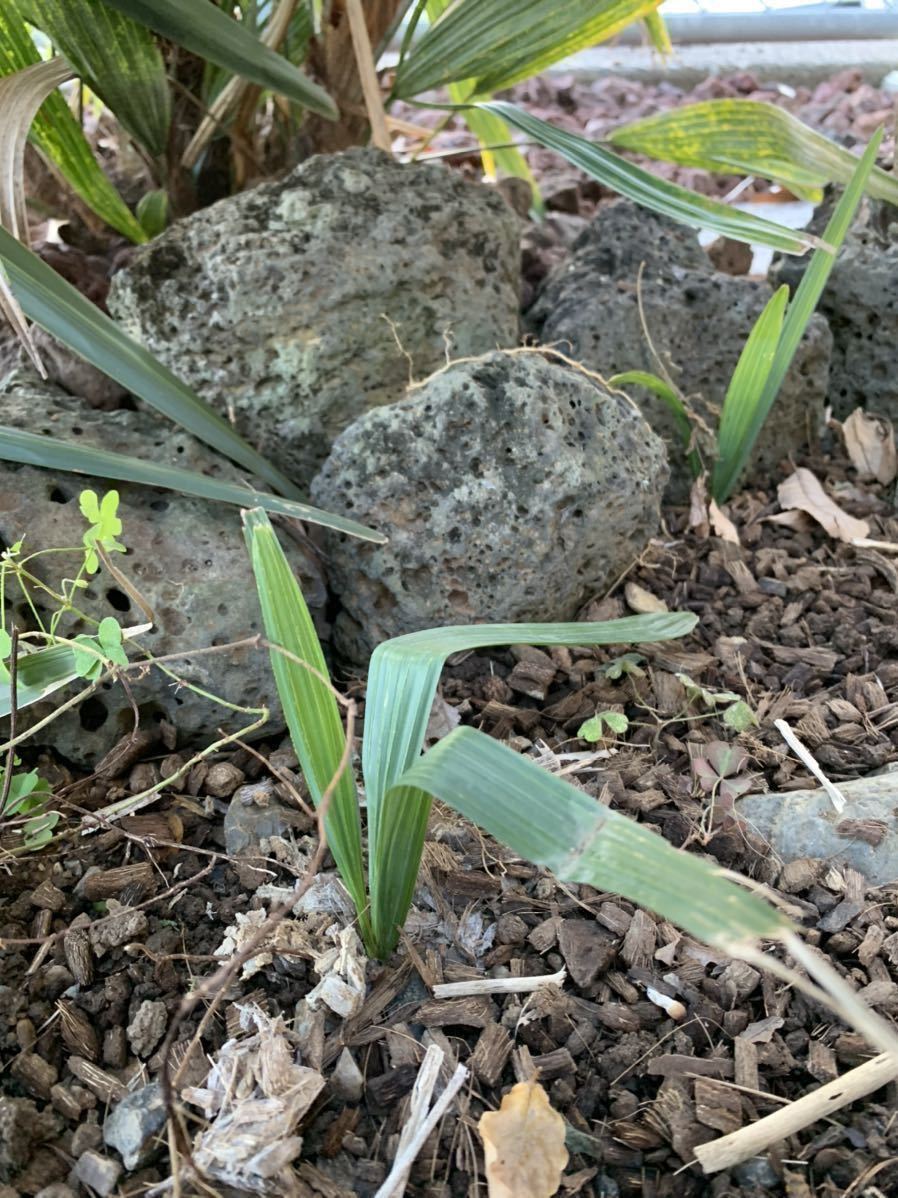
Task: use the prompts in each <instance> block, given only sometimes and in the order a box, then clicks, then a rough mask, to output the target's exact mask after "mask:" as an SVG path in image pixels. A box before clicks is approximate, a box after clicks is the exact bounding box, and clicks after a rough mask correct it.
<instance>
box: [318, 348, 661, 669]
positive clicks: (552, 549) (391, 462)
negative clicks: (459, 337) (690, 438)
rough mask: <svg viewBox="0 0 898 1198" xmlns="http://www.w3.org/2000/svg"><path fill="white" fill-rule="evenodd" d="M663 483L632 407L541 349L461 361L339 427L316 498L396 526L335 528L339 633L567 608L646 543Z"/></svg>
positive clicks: (343, 637) (556, 614)
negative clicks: (361, 537) (361, 535)
mask: <svg viewBox="0 0 898 1198" xmlns="http://www.w3.org/2000/svg"><path fill="white" fill-rule="evenodd" d="M666 479H667V463H666V455H665V452H664V447H663V445H662V443H661V441H660V440H659V438H658V437H656V436H655V434H654V433H653V432H652V430H651V429H650V428H649V426H648V424H646V422H645V421H644V420H643V419H642V417H641V415H640V414H639V412H638V410H637V409H636V407H635V406H634V405H633V404H632V403H631V402H630V401H629V400H628V399H626V398H625V397H624V396H622V395H620V394H613V393H610V392H608V391H606V390H604V389H603V388H602V387H600V386H599V385H598V384H597V383H596V382H595V381H594V380H593V379H592V378H589V377H587V376H586V375H584V374H583V373H582V372H580V371H577V370H572V369H568V368H567V367H565V366H563V365H561V364H559V362H558V361H553V360H549V359H547V358H545V357H543V356H542V355H541V354H537V353H518V354H510V353H492V354H488V355H487V356H486V357H484V358H480V359H477V360H475V361H471V362H457V363H455V364H454V365H453V366H451V367H450V368H449V369H447V370H445V371H444V372H443V373H441V374H439V375H435V376H434V377H433V378H432V379H430V381H429V382H427V383H426V384H424V385H423V386H422V387H421V388H419V389H418V390H416V391H414V392H413V393H412V395H411V396H410V397H409V398H408V399H404V400H402V401H400V402H399V403H394V404H391V405H389V406H387V407H383V408H378V409H377V410H375V411H373V412H369V413H367V415H365V416H363V417H362V418H361V419H360V420H357V421H356V423H355V424H353V425H352V426H351V427H350V428H348V429H347V430H346V432H345V433H343V435H342V436H341V437H339V438H338V439H337V441H336V443H335V445H334V448H333V451H332V452H331V455H330V457H329V458H328V460H327V462H326V463H325V465H324V467H323V469H322V470H321V472H320V473H319V474H318V475H317V477H316V478H315V480H314V482H313V484H312V494H313V496H314V498H315V501H316V502H317V503H319V504H321V505H323V506H324V507H326V508H329V509H330V510H332V511H338V512H341V513H343V514H346V515H350V514H353V515H358V514H361V513H362V512H364V514H365V519H366V521H367V522H368V523H369V524H371V525H373V526H375V527H383V528H385V529H389V531H390V540H389V543H388V544H387V545H371V544H366V543H362V542H360V541H357V540H350V539H349V538H346V537H342V536H339V535H336V534H335V535H334V536H332V537H330V538H329V544H328V560H329V565H330V576H331V584H332V587H333V590H334V591H335V592H336V594H337V595H338V596H339V598H340V600H341V602H342V604H343V610H342V611H341V612H340V614H339V616H338V617H337V621H336V623H335V643H336V644H337V647H338V648H339V649H340V651H341V652H342V653H344V654H345V655H346V656H347V657H348V658H350V660H351V661H353V662H355V663H359V664H361V663H362V662H364V661H365V660H366V659H367V657H368V655H369V654H370V653H371V651H372V650H373V648H374V647H375V646H376V645H377V644H378V643H379V642H380V641H383V640H386V639H388V638H390V637H394V636H398V635H400V634H402V633H406V632H414V631H417V630H419V629H423V628H431V627H435V626H444V625H447V624H472V623H478V622H483V621H503V622H504V621H508V622H513V621H522V620H528V621H553V620H570V619H573V618H574V616H575V615H576V613H577V610H578V609H579V607H580V605H581V604H582V603H583V602H584V601H585V599H586V598H587V597H589V596H590V595H592V594H594V593H595V592H597V591H601V590H602V588H603V587H604V586H605V585H607V583H608V582H610V581H611V580H612V579H613V578H615V577H616V576H617V575H618V574H619V573H620V571H621V570H622V569H623V568H624V566H625V565H626V564H628V563H629V562H631V561H632V560H633V559H634V558H635V557H637V556H638V555H639V553H640V552H641V551H642V550H643V548H644V547H645V544H646V542H647V541H648V539H649V537H650V536H651V535H652V533H653V532H654V531H655V529H656V527H657V524H658V519H659V504H660V499H661V493H662V491H663V489H664V484H665V482H666Z"/></svg>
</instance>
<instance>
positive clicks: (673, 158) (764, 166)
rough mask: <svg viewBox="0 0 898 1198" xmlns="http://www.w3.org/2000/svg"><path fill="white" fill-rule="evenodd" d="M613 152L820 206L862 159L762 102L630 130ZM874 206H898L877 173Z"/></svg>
mask: <svg viewBox="0 0 898 1198" xmlns="http://www.w3.org/2000/svg"><path fill="white" fill-rule="evenodd" d="M608 139H609V141H610V142H611V143H612V145H615V146H618V147H619V148H620V149H622V150H634V151H635V152H636V153H639V154H647V155H648V156H649V157H650V158H657V159H660V160H661V161H662V162H676V163H678V164H679V165H680V166H693V167H697V168H698V169H700V170H707V171H719V172H722V173H726V174H731V173H733V172H738V173H739V174H744V175H760V176H761V177H762V178H764V179H772V180H773V181H774V182H776V183H781V184H782V185H783V186H784V187H787V188H788V189H789V190H790V191H791V192H793V193H794V194H795V195H797V196H806V197H807V198H808V199H812V200H814V201H819V199H820V197H821V189H822V188H823V187H824V186H825V185H826V184H827V183H847V182H848V181H849V179H851V177H852V175H853V174H854V172H855V170H856V168H857V162H858V160H857V157H856V156H855V155H854V154H853V153H852V152H851V151H850V150H847V149H846V148H845V147H844V146H839V145H837V144H836V143H835V142H834V141H830V139H829V138H828V137H825V136H824V135H823V134H822V133H818V132H817V131H816V130H815V129H811V128H809V127H808V126H807V125H805V124H802V122H801V121H800V120H799V119H798V118H797V117H795V116H793V115H792V114H791V112H786V110H785V109H784V108H778V107H777V106H776V105H775V104H766V103H762V102H760V101H758V100H705V101H703V102H702V103H700V104H688V105H687V106H686V107H685V108H672V109H671V110H670V111H669V112H661V113H658V114H657V115H655V116H650V117H646V118H645V119H644V120H641V121H634V122H633V123H632V124H629V125H624V126H623V127H622V128H620V129H615V130H614V131H613V132H612V133H610V134H609V138H608ZM867 193H868V194H869V195H871V196H873V197H874V199H879V200H888V201H889V202H890V203H892V204H898V179H896V178H895V176H894V175H892V174H891V173H890V172H887V171H884V170H882V169H881V168H880V167H878V166H874V167H873V169H872V171H871V172H870V178H869V180H868V182H867Z"/></svg>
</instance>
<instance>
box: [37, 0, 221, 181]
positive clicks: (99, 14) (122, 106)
mask: <svg viewBox="0 0 898 1198" xmlns="http://www.w3.org/2000/svg"><path fill="white" fill-rule="evenodd" d="M17 3H18V4H19V6H20V8H21V9H22V11H23V12H24V13H25V15H26V16H27V18H28V20H29V21H30V22H31V23H32V24H33V25H35V26H36V27H37V28H38V29H41V30H42V31H43V32H44V33H46V35H47V36H48V37H49V38H50V40H51V41H52V42H53V44H54V45H55V46H56V47H57V48H58V49H59V51H60V52H61V53H62V54H64V55H65V57H66V58H67V59H68V61H69V62H70V63H71V64H72V66H73V67H74V68H75V71H76V72H77V74H78V75H80V77H81V78H82V79H83V80H84V82H85V83H86V84H87V85H88V87H89V88H90V89H91V91H92V92H94V93H95V94H96V95H98V96H99V97H100V99H101V100H102V101H103V103H104V104H105V105H106V106H107V108H109V109H110V111H111V112H113V113H114V114H115V117H116V119H117V120H118V121H119V123H120V124H121V126H122V127H123V128H124V129H126V130H127V131H128V133H130V134H131V136H132V137H133V138H134V139H135V141H137V142H138V143H139V144H140V145H141V146H143V147H144V149H146V150H147V152H148V153H149V154H150V155H151V156H152V157H154V158H160V157H161V156H162V155H163V154H164V153H165V148H166V145H167V142H168V131H169V126H170V124H171V92H170V89H169V84H168V79H167V78H166V73H165V63H164V62H163V61H162V55H161V54H160V53H159V50H158V48H157V46H156V42H155V39H154V38H153V35H152V34H151V33H150V31H149V30H148V29H147V28H146V26H145V25H139V24H138V23H137V22H136V21H132V20H130V19H129V18H128V17H126V16H124V15H123V14H122V13H120V12H117V11H116V10H115V9H114V8H110V7H109V5H107V4H105V3H103V0H17ZM210 7H211V6H210Z"/></svg>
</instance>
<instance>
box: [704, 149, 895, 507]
mask: <svg viewBox="0 0 898 1198" xmlns="http://www.w3.org/2000/svg"><path fill="white" fill-rule="evenodd" d="M881 141H882V129H879V130H877V132H876V133H875V134H874V135H873V137H872V139H871V141H870V144H869V145H868V146H867V148H866V150H865V151H864V153H863V156H862V157H861V159H860V161H859V162H858V164H857V166H856V168H855V171H854V175H853V176H852V179H851V182H850V183H849V184H848V186H847V187H846V188H845V191H844V192H843V193H842V197H841V199H840V200H839V203H838V204H837V205H836V209H835V211H834V212H833V214H832V217H831V218H830V222H829V224H828V225H827V226H826V231H825V232H824V234H823V239H824V242H825V243H826V245H827V246H828V247H831V248H827V249H824V248H821V249H818V250H816V251H815V252H814V254H813V256H812V258H811V260H810V262H809V263H808V267H807V270H806V271H805V272H804V275H803V277H802V280H801V282H800V283H799V285H798V288H797V289H796V292H795V295H794V297H793V299H792V302H791V303H790V304H789V307H788V308H787V310H786V317H785V320H784V321H783V329H782V333H781V334H780V339H779V344H778V345H777V347H776V353H775V354H774V357H773V362H772V364H771V366H770V371H769V373H768V375H767V382H766V383H765V386H764V390H763V392H762V394H761V396H760V398H759V399H758V402H757V404H756V405H755V407H754V410H753V412H752V414H751V419H750V421H749V424H748V427H747V428H746V429H744V430H743V439H742V441H741V443H740V446H739V449H738V451H737V452H736V453H735V455H734V456H733V457H731V458H729V460H728V466H727V470H726V473H725V475H724V474H721V477H720V478H719V479H718V480H717V483H716V490H717V493H718V494H719V496H720V497H721V498H722V499H725V498H726V497H727V496H728V495H729V493H730V491H731V490H732V488H733V487H734V486H735V484H736V481H737V479H738V478H739V475H740V474H741V473H742V471H743V469H744V468H745V463H746V462H747V461H748V457H749V455H750V453H751V451H752V449H753V448H754V444H755V441H756V440H757V439H758V434H759V433H760V431H761V429H762V428H763V426H764V421H765V420H766V419H767V417H768V415H769V413H770V409H771V408H772V407H773V405H774V403H775V401H776V397H777V395H778V394H779V389H780V387H781V386H782V383H783V379H784V378H785V377H786V372H787V371H788V369H789V367H790V366H791V364H792V359H793V358H794V356H795V351H796V350H797V349H798V346H799V343H800V342H801V339H802V337H803V336H804V331H805V329H806V328H807V327H808V321H809V320H810V319H811V317H812V316H813V315H814V311H815V309H816V307H817V304H818V302H819V300H820V296H821V295H822V293H823V288H824V287H825V286H826V281H827V279H828V278H829V275H830V271H831V270H832V268H833V263H834V262H835V260H836V254H837V252H838V250H839V247H840V246H841V245H842V242H843V241H844V240H845V236H846V234H847V233H848V230H849V229H850V228H851V222H852V221H853V220H854V214H855V213H856V212H857V208H858V205H859V204H860V202H861V199H862V197H863V194H864V188H865V187H866V185H867V180H868V179H869V176H870V171H871V170H872V168H873V164H874V163H875V161H876V152H877V150H878V149H879V143H880V142H881ZM719 501H720V500H718V502H719Z"/></svg>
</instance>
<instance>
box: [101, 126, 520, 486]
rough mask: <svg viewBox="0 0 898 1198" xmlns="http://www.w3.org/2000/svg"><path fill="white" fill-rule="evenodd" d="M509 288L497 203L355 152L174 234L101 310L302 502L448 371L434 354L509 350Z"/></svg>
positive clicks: (514, 305) (139, 262)
mask: <svg viewBox="0 0 898 1198" xmlns="http://www.w3.org/2000/svg"><path fill="white" fill-rule="evenodd" d="M519 273H520V268H519V248H518V219H517V217H516V216H515V214H514V213H513V212H512V211H511V209H510V208H509V207H508V206H507V205H506V203H505V201H504V200H503V199H502V197H501V196H500V195H499V194H498V193H497V192H496V191H494V190H490V189H489V188H486V187H481V186H478V185H474V184H470V183H467V182H465V181H464V180H462V179H461V178H460V177H459V176H458V174H457V173H453V172H451V171H448V170H446V169H445V168H444V167H442V166H438V165H435V164H430V165H423V164H422V165H412V166H402V165H401V164H399V163H397V162H396V161H394V160H393V159H392V158H390V157H388V156H387V155H385V154H383V153H381V152H380V151H378V150H373V149H368V150H350V151H347V152H346V153H344V154H332V155H326V156H320V157H315V158H311V159H309V160H308V161H307V162H305V163H303V164H302V165H301V166H299V167H297V168H296V170H294V171H293V172H292V173H291V174H290V175H288V176H287V177H286V178H285V179H283V180H281V181H279V182H276V183H265V184H262V185H261V186H260V187H256V188H254V189H252V190H250V191H245V192H242V193H241V194H240V195H236V196H232V197H231V198H230V199H227V200H222V201H221V202H219V203H217V204H214V205H212V206H211V207H209V208H206V209H204V210H203V211H201V212H197V213H195V214H194V215H193V216H191V217H188V218H187V219H186V220H183V221H180V222H178V223H177V224H175V225H173V226H172V227H171V228H170V229H168V230H166V232H165V233H164V234H162V236H161V237H159V238H157V239H156V240H155V241H153V242H152V243H150V244H149V245H147V246H145V247H142V248H141V249H138V250H137V251H136V253H135V255H134V257H133V258H132V261H131V263H130V265H129V266H128V267H127V268H126V269H125V270H123V271H121V272H119V273H118V274H117V275H116V276H115V278H114V279H113V281H112V289H111V291H110V294H109V308H110V311H111V312H112V313H113V315H114V316H115V317H116V319H117V320H118V321H119V322H120V323H121V325H122V326H123V327H124V328H125V330H126V331H127V332H128V333H130V334H131V335H132V336H133V337H136V338H137V339H138V340H139V341H141V342H142V343H143V344H144V345H146V346H147V348H148V349H150V350H151V351H152V352H153V353H154V354H155V355H156V356H157V357H159V358H160V359H161V360H162V361H163V362H165V363H166V365H168V366H170V367H171V368H172V369H173V370H174V371H175V372H176V373H177V374H178V375H179V376H180V377H181V378H183V379H184V381H185V382H187V383H189V384H190V385H191V386H193V387H194V388H195V389H197V390H198V391H199V392H200V394H202V395H203V397H204V398H205V399H207V400H208V401H209V402H210V403H212V404H214V405H215V406H216V407H218V408H219V409H220V410H221V411H222V412H226V413H227V414H228V415H229V416H232V418H233V419H234V421H235V423H236V426H237V428H238V430H239V431H240V432H241V433H243V435H244V436H245V437H246V438H247V439H248V440H249V441H251V442H252V443H253V444H254V445H256V446H257V447H258V448H259V449H260V450H261V451H262V452H263V453H264V454H265V455H266V456H267V457H269V458H270V459H271V460H272V461H274V462H276V463H277V464H278V465H279V466H280V467H281V468H282V469H283V470H284V471H285V473H286V474H287V475H289V476H290V477H291V478H292V479H293V481H294V482H296V483H297V484H299V485H302V486H305V485H307V484H308V482H309V480H310V479H311V477H312V475H313V474H314V473H315V470H316V469H317V468H318V466H319V465H320V463H321V461H322V460H323V459H324V457H325V456H326V454H327V452H328V450H329V448H330V445H331V443H332V441H333V439H334V437H335V436H336V435H337V434H338V433H339V432H340V431H341V430H342V429H344V428H345V427H346V426H347V425H348V424H349V423H350V422H351V421H352V420H354V419H355V418H356V417H357V416H359V415H360V414H361V413H362V412H365V411H366V410H367V409H368V408H371V407H374V406H377V405H379V404H383V403H389V402H391V401H392V400H394V399H395V398H396V396H397V395H398V394H401V392H402V389H403V387H404V386H405V385H406V383H407V382H408V378H409V372H410V371H413V372H414V373H415V374H416V375H418V376H423V375H426V374H428V373H430V372H431V371H433V370H435V369H437V368H438V367H439V366H441V365H442V364H443V362H444V361H445V354H446V342H445V338H446V337H451V338H452V343H453V352H454V353H455V354H456V355H458V356H461V355H469V354H477V353H482V352H484V351H486V350H489V349H493V348H494V347H495V346H497V345H502V346H504V345H513V344H516V342H517V338H518V285H519ZM391 325H392V326H394V327H393V328H391ZM394 329H395V331H394ZM397 341H398V342H399V343H401V345H400V344H397Z"/></svg>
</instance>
